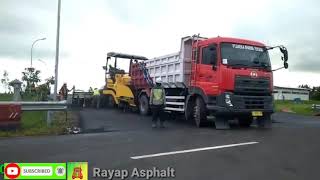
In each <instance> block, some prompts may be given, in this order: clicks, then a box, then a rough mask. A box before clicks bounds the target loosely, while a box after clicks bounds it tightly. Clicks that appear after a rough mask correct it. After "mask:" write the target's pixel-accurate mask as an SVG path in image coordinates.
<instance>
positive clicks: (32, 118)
mask: <svg viewBox="0 0 320 180" xmlns="http://www.w3.org/2000/svg"><path fill="white" fill-rule="evenodd" d="M46 117H47V113H46V111H32V112H23V113H22V118H21V127H20V128H18V129H15V130H13V129H11V130H0V137H17V136H38V135H61V134H65V133H66V128H67V127H71V126H77V125H78V122H77V116H76V114H75V113H74V112H72V111H68V112H53V113H52V124H51V126H47V122H46Z"/></svg>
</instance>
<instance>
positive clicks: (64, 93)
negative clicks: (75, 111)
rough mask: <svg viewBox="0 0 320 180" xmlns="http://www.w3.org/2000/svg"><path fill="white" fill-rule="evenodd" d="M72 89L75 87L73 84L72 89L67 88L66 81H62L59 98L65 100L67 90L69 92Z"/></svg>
mask: <svg viewBox="0 0 320 180" xmlns="http://www.w3.org/2000/svg"><path fill="white" fill-rule="evenodd" d="M74 89H75V87H74V86H73V87H72V89H70V90H69V89H68V87H67V83H63V85H62V87H61V89H60V91H59V94H60V96H62V97H61V100H67V98H68V92H70V91H72V90H74Z"/></svg>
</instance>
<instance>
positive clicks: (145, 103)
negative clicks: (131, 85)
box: [139, 95, 149, 115]
mask: <svg viewBox="0 0 320 180" xmlns="http://www.w3.org/2000/svg"><path fill="white" fill-rule="evenodd" d="M139 111H140V114H141V115H147V114H148V113H149V100H148V98H147V96H146V95H142V96H140V98H139Z"/></svg>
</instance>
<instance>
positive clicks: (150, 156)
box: [130, 141, 259, 159]
mask: <svg viewBox="0 0 320 180" xmlns="http://www.w3.org/2000/svg"><path fill="white" fill-rule="evenodd" d="M257 143H259V142H255V141H253V142H245V143H238V144H228V145H222V146H211V147H204V148H196V149H188V150H181V151H171V152H164V153H157V154H148V155H142V156H133V157H130V158H131V159H143V158H152V157H159V156H168V155H173V154H182V153H190V152H196V151H207V150H212V149H222V148H228V147H236V146H244V145H251V144H257Z"/></svg>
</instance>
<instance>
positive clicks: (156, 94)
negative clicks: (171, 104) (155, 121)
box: [151, 87, 165, 105]
mask: <svg viewBox="0 0 320 180" xmlns="http://www.w3.org/2000/svg"><path fill="white" fill-rule="evenodd" d="M151 95H152V102H151V103H152V105H163V104H164V98H165V92H164V89H163V88H158V87H156V88H153V89H152V91H151Z"/></svg>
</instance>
